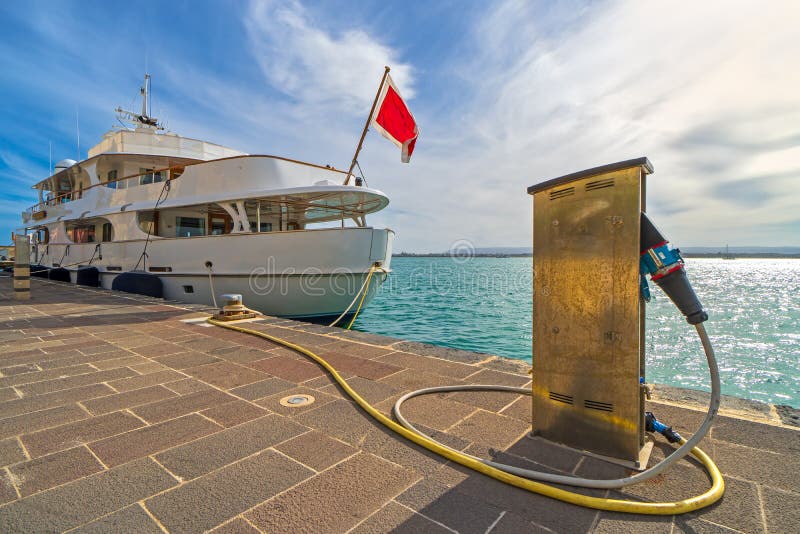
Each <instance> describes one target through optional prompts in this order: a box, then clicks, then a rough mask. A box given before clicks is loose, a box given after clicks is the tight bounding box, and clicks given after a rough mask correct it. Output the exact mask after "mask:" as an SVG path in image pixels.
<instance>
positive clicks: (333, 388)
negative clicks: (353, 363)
mask: <svg viewBox="0 0 800 534" xmlns="http://www.w3.org/2000/svg"><path fill="white" fill-rule="evenodd" d="M317 380H319V379H317ZM345 380H346V381H347V384H348V385H349V386H350V387H351V388H353V389H354V390H355V391H356V393H358V394H359V395H361V397H363V398H364V400H366V401H367V402H369V403H370V404H378V403H380V402H381V401H383V400H386V399H388V398H389V397H393V396H397V395H399V392H398V390H396V389H395V388H393V387H392V386H390V385H389V384H384V383H382V382H376V381H374V380H367V379H366V378H361V377H360V376H353V377H348V378H346V379H345ZM314 383H315V381H313V380H312V381H309V382H306V384H305V385H307V386H309V387H313V388H316V389H320V390H321V391H324V392H326V393H328V394H330V395H339V396H344V395H345V393H344V392H343V391H342V390H341V388H340V386H339V384H336V383H330V384H328V385H327V386H325V387H322V388H317V386H315V384H314Z"/></svg>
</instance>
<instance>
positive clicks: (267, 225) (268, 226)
mask: <svg viewBox="0 0 800 534" xmlns="http://www.w3.org/2000/svg"><path fill="white" fill-rule="evenodd" d="M250 231H251V232H256V231H258V232H271V231H272V223H271V222H262V223H261V228H260V229H259V230H256V223H254V222H251V223H250Z"/></svg>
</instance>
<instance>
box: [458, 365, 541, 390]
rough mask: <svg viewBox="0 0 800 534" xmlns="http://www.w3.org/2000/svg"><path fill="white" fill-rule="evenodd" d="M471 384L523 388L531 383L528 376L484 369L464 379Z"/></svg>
mask: <svg viewBox="0 0 800 534" xmlns="http://www.w3.org/2000/svg"><path fill="white" fill-rule="evenodd" d="M464 381H465V382H468V383H470V384H499V385H503V386H514V387H523V386H525V385H526V384H528V383H529V382H530V381H531V376H530V375H528V374H523V375H517V374H511V373H504V372H501V371H494V370H492V369H482V370H480V371H478V372H477V373H475V374H472V375H470V376H469V377H468V378H465V379H464Z"/></svg>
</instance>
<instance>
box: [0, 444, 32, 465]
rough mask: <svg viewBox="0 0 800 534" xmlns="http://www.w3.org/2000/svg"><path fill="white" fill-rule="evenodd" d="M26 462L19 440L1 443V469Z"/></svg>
mask: <svg viewBox="0 0 800 534" xmlns="http://www.w3.org/2000/svg"><path fill="white" fill-rule="evenodd" d="M24 460H26V457H25V452H24V451H23V450H22V445H21V444H20V442H19V441H18V440H17V438H7V439H4V440H2V441H0V467H1V466H4V465H10V464H15V463H17V462H22V461H24Z"/></svg>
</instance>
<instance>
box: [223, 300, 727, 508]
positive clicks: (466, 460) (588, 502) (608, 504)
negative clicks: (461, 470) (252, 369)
mask: <svg viewBox="0 0 800 534" xmlns="http://www.w3.org/2000/svg"><path fill="white" fill-rule="evenodd" d="M365 293H366V291H365ZM362 301H363V297H362ZM359 308H360V305H359ZM208 322H209V323H211V324H213V325H216V326H221V327H222V328H227V329H229V330H235V331H237V332H242V333H245V334H251V335H254V336H258V337H261V338H264V339H267V340H269V341H272V342H274V343H278V344H280V345H283V346H284V347H288V348H290V349H292V350H295V351H297V352H299V353H301V354H304V355H305V356H308V357H309V358H311V359H312V360H314V361H315V362H317V363H318V364H319V365H321V366H322V367H323V368H325V370H326V371H328V372H329V373H330V375H331V376H332V377H333V379H334V380H336V382H337V383H338V384H339V385H340V386H341V387H342V389H344V391H345V393H347V395H349V396H350V398H352V399H353V400H354V401H355V402H356V403H357V404H358V405H359V406H361V408H362V409H364V411H366V412H367V413H368V414H369V415H371V416H372V417H373V418H374V419H376V420H377V421H378V422H379V423H381V424H382V425H384V426H386V427H387V428H389V429H391V430H392V431H394V432H395V433H397V434H400V435H401V436H403V437H404V438H406V439H408V440H410V441H413V442H414V443H416V444H417V445H420V446H421V447H425V448H426V449H428V450H429V451H432V452H435V453H436V454H438V455H440V456H442V457H444V458H447V459H448V460H452V461H454V462H456V463H459V464H461V465H463V466H466V467H469V468H470V469H472V470H474V471H477V472H479V473H483V474H484V475H488V476H490V477H492V478H494V479H497V480H499V481H501V482H505V483H506V484H510V485H512V486H516V487H518V488H522V489H524V490H527V491H530V492H533V493H538V494H539V495H544V496H546V497H550V498H553V499H557V500H559V501H563V502H568V503H570V504H576V505H578V506H583V507H585V508H594V509H596V510H607V511H611V512H626V513H631V514H646V515H675V514H685V513H687V512H692V511H695V510H699V509H701V508H705V507H706V506H709V505H711V504H714V503H715V502H717V501H718V500H719V499H720V498H721V497H722V494H723V493H724V491H725V482H724V481H723V480H722V474H721V473H720V472H719V469H718V468H717V466H716V465H715V464H714V462H713V461H711V458H709V457H708V456H707V455H706V453H704V452H703V451H702V450H700V449H699V448H698V447H695V448H694V449H692V455H693V456H694V457H695V458H697V459H698V460H699V461H700V463H702V464H703V466H704V467H705V468H706V471H707V472H708V474H709V476H710V477H711V488H710V489H709V490H708V491H706V492H705V493H703V494H701V495H697V496H695V497H690V498H688V499H684V500H682V501H675V502H637V501H623V500H619V499H604V498H601V497H591V496H588V495H582V494H580V493H575V492H571V491H566V490H563V489H560V488H556V487H553V486H549V485H547V484H543V483H541V482H536V481H534V480H529V479H527V478H523V477H519V476H517V475H512V474H510V473H506V472H505V471H501V470H500V469H497V468H494V467H491V466H488V465H485V464H483V463H481V462H479V461H477V460H475V459H473V458H470V457H468V456H465V455H463V454H461V453H459V452H457V451H452V450H450V449H446V448H444V447H442V446H440V445H439V444H438V443H435V442H433V441H431V440H429V439H427V438H425V437H423V436H421V435H419V434H416V433H414V432H412V431H410V430H408V429H407V428H405V427H403V426H402V425H399V424H398V423H396V422H395V421H393V420H392V419H390V418H389V417H387V416H385V415H384V414H383V413H381V412H380V411H378V410H377V409H375V408H374V407H373V406H372V405H371V404H370V403H368V402H367V401H366V400H364V399H363V398H362V397H361V395H359V394H358V393H357V392H356V391H355V390H354V389H353V388H351V387H350V385H349V384H348V383H347V382H346V381H345V380H344V379H343V378H342V377H341V376H340V375H339V373H338V372H337V371H336V369H334V367H333V366H332V365H331V364H329V363H328V362H327V361H325V359H324V358H322V357H320V356H318V355H316V354H314V353H313V352H311V351H310V350H308V349H306V348H304V347H301V346H300V345H295V344H294V343H291V342H289V341H286V340H283V339H281V338H278V337H275V336H271V335H269V334H265V333H263V332H259V331H257V330H251V329H249V328H243V327H241V326H236V325H232V324H229V323H224V322H220V321H216V320H214V319H213V318H209V319H208ZM683 442H685V440H683V441H682V443H683Z"/></svg>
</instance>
